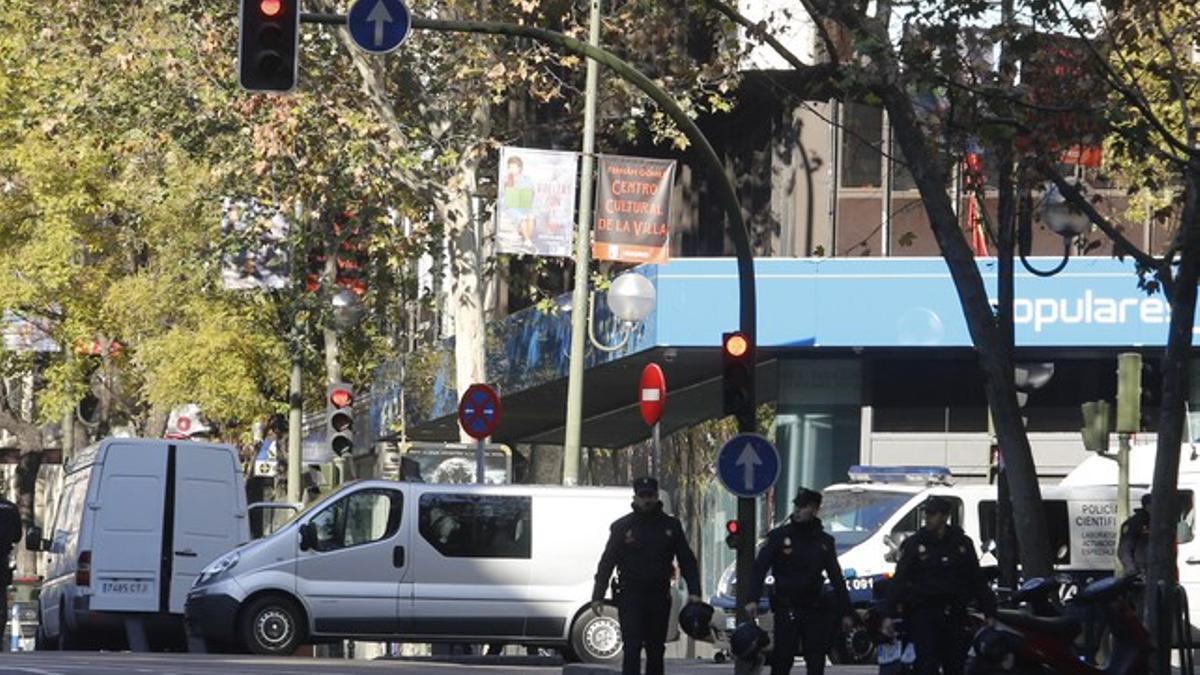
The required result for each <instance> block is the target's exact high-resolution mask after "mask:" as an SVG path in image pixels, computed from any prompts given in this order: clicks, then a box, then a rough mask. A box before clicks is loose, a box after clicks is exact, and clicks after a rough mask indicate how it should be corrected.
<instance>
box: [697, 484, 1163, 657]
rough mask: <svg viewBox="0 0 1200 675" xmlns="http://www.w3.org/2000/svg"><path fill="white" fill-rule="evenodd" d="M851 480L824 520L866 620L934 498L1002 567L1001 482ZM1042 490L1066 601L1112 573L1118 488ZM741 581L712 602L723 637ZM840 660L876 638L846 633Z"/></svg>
mask: <svg viewBox="0 0 1200 675" xmlns="http://www.w3.org/2000/svg"><path fill="white" fill-rule="evenodd" d="M850 478H851V481H850V482H847V483H839V484H836V485H830V486H829V487H827V488H825V489H824V490H823V491H822V494H823V495H824V501H823V503H822V505H821V513H820V518H821V521H822V524H823V525H824V527H825V530H826V531H827V532H829V533H830V534H831V535H833V538H834V542H835V546H836V548H837V553H838V562H839V564H840V565H841V567H842V572H843V574H844V576H845V577H846V586H847V589H848V590H849V592H850V601H851V603H852V604H853V605H854V607H855V608H856V609H858V610H859V613H860V616H863V617H865V614H866V612H867V611H868V610H869V609H870V608H871V607H872V605H873V604H874V603H876V602H877V601H878V598H877V597H876V595H877V593H876V591H875V584H876V583H878V582H881V581H886V580H887V579H889V578H890V577H891V575H892V573H893V572H894V571H895V568H896V555H897V553H898V551H899V547H900V544H901V543H902V542H903V541H904V539H905V538H906V537H908V536H909V535H911V534H913V533H914V532H916V531H917V530H918V529H919V528H920V527H921V525H922V524H923V522H924V521H923V516H922V512H921V507H922V505H923V504H924V502H925V500H926V499H927V498H929V497H931V496H934V495H937V496H939V497H944V498H946V499H948V500H950V502H951V504H953V505H954V510H953V511H952V512H951V516H950V521H951V523H953V524H956V525H958V526H959V527H962V528H963V530H964V531H965V532H966V534H967V536H969V537H971V539H972V540H973V541H974V542H975V543H976V545H978V546H979V547H980V550H979V553H980V560H979V562H980V565H981V566H983V567H984V568H993V570H994V568H995V566H996V558H995V557H994V555H993V554H992V552H991V551H992V550H993V545H994V540H995V536H996V535H995V518H996V486H995V485H964V486H954V485H951V484H950V478H951V477H950V472H949V470H947V469H945V468H942V467H862V466H855V467H851V470H850ZM1143 492H1144V490H1142V489H1136V490H1133V491H1132V497H1131V502H1132V503H1135V504H1136V503H1137V502H1138V500H1140V498H1141V495H1142V493H1143ZM1041 493H1042V500H1043V502H1044V504H1045V508H1046V519H1047V524H1048V526H1049V535H1050V545H1051V549H1052V550H1053V551H1055V552H1056V560H1055V569H1056V570H1057V571H1058V572H1060V573H1063V574H1065V575H1068V576H1070V577H1071V583H1067V584H1064V585H1063V587H1062V590H1061V592H1062V593H1063V595H1064V597H1067V596H1070V595H1073V594H1074V593H1075V592H1077V591H1078V590H1079V589H1081V588H1083V587H1084V585H1086V584H1087V583H1089V582H1090V581H1091V580H1094V579H1097V578H1100V577H1102V576H1106V575H1111V574H1112V570H1113V563H1114V560H1115V557H1116V544H1117V526H1118V525H1119V523H1117V519H1116V489H1115V488H1113V487H1110V486H1091V487H1059V486H1042V488H1041ZM993 573H994V572H993ZM735 583H736V573H735V566H734V565H730V566H729V567H728V568H726V570H725V572H724V574H722V575H721V578H720V581H719V583H718V586H717V593H716V595H715V596H713V598H712V600H711V603H712V604H713V606H714V607H716V608H717V610H718V614H719V620H718V623H721V624H723V625H720V626H715V628H717V629H718V635H719V638H723V637H724V635H723V633H724V632H726V631H728V630H731V629H732V628H733V627H734V608H735V606H736V602H735V598H734V594H735V590H736V586H735ZM770 583H771V578H770V577H768V579H767V584H768V585H769V584H770ZM763 609H764V610H765V609H766V604H765V602H764V603H763ZM762 623H763V622H762V621H760V624H762ZM864 623H865V622H864ZM767 627H769V619H768V622H767ZM719 641H720V639H719ZM834 656H835V658H837V659H838V660H839V661H841V662H845V663H852V662H864V661H868V660H870V659H871V658H872V645H871V641H870V636H869V635H868V634H867V632H866V631H865V629H864V627H863V624H862V623H860V624H859V626H858V627H857V628H856V629H855V630H853V631H851V632H850V633H848V634H846V635H843V636H842V639H841V640H839V641H838V643H837V644H836V645H835V650H834Z"/></svg>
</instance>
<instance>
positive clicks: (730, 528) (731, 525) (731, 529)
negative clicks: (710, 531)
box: [725, 520, 738, 534]
mask: <svg viewBox="0 0 1200 675" xmlns="http://www.w3.org/2000/svg"><path fill="white" fill-rule="evenodd" d="M725 531H726V532H728V533H729V534H737V533H738V521H736V520H727V521H725Z"/></svg>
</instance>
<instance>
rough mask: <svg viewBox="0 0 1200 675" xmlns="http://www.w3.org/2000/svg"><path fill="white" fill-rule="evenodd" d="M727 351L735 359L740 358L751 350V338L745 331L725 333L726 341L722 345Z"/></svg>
mask: <svg viewBox="0 0 1200 675" xmlns="http://www.w3.org/2000/svg"><path fill="white" fill-rule="evenodd" d="M721 348H722V349H724V350H725V353H726V354H727V355H728V356H730V357H732V358H735V359H740V358H742V357H743V356H745V355H746V354H748V353H749V352H750V339H749V338H747V337H746V334H745V333H740V332H737V331H735V332H733V333H726V334H725V342H724V344H722V345H721Z"/></svg>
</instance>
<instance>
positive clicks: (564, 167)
mask: <svg viewBox="0 0 1200 675" xmlns="http://www.w3.org/2000/svg"><path fill="white" fill-rule="evenodd" d="M578 174H579V157H578V156H577V155H576V154H575V153H574V152H561V151H557V150H532V149H529V148H511V147H502V148H500V181H499V183H500V187H499V190H498V192H497V195H496V252H497V253H517V254H525V255H541V256H559V257H570V256H571V255H572V252H571V242H572V240H573V238H574V232H575V186H576V182H577V180H578Z"/></svg>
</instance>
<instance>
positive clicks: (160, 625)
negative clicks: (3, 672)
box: [26, 438, 249, 649]
mask: <svg viewBox="0 0 1200 675" xmlns="http://www.w3.org/2000/svg"><path fill="white" fill-rule="evenodd" d="M50 523H51V525H50V528H49V530H48V534H49V538H48V539H43V533H42V530H41V528H37V527H34V528H31V529H30V531H29V533H28V534H27V536H26V546H27V547H28V548H30V549H32V550H39V551H44V552H45V555H46V557H47V573H46V579H45V581H44V582H43V583H42V590H41V594H40V596H39V597H38V604H37V611H38V632H37V644H38V649H50V648H55V647H59V648H62V649H79V648H83V647H97V648H99V647H113V646H121V645H122V644H123V643H124V642H125V635H126V631H127V629H128V626H127V625H126V624H127V620H128V619H136V620H138V621H140V622H142V623H141V625H142V626H145V627H148V628H150V629H151V632H152V634H157V635H163V636H166V637H167V638H168V639H170V640H171V642H172V644H176V645H181V644H182V641H183V637H184V632H183V621H182V619H183V607H184V602H185V601H186V599H187V593H188V589H190V588H191V586H192V582H193V581H195V579H196V577H197V576H198V575H199V574H200V571H201V570H202V569H204V567H205V566H206V565H208V564H209V563H210V562H212V561H213V560H214V559H215V558H216V557H217V556H219V555H221V554H222V553H224V552H226V551H228V550H229V549H230V548H233V547H235V546H237V545H239V544H241V543H243V542H246V541H248V540H249V529H248V527H247V523H246V489H245V485H244V479H243V477H242V471H241V466H240V463H239V461H238V454H237V451H236V450H234V449H233V448H231V447H229V446H226V445H216V444H208V443H197V442H187V441H175V440H163V439H140V438H110V439H107V440H105V441H102V442H101V443H99V444H97V445H94V446H91V447H89V448H86V449H84V450H81V451H79V452H78V453H77V454H76V455H75V456H74V457H72V458H71V461H70V463H68V465H67V466H66V467H65V469H64V471H63V485H62V489H61V491H60V495H59V499H58V504H57V506H56V508H55V512H54V515H53V519H52V520H51V521H50ZM139 635H140V633H139Z"/></svg>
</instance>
